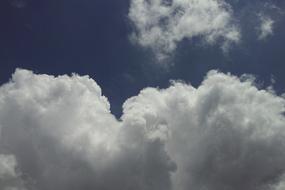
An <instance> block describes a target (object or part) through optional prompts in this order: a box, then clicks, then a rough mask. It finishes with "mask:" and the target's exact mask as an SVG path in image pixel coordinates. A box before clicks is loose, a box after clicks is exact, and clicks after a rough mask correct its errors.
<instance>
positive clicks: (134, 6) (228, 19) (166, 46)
mask: <svg viewBox="0 0 285 190" xmlns="http://www.w3.org/2000/svg"><path fill="white" fill-rule="evenodd" d="M129 19H130V20H131V21H132V22H133V23H134V26H135V29H136V31H135V32H134V33H133V36H132V37H133V40H135V41H137V42H138V43H139V44H140V45H142V46H144V47H150V48H152V49H153V50H154V51H155V52H156V55H157V57H158V58H159V59H163V58H165V57H166V56H167V55H169V53H171V52H172V51H173V50H174V49H175V48H176V45H177V43H178V42H180V41H182V40H183V39H192V38H194V37H201V38H202V39H203V40H205V41H206V42H207V43H210V44H213V43H215V42H217V41H218V40H222V41H223V43H222V47H223V48H224V49H227V47H228V45H229V44H230V43H232V42H238V41H239V38H240V32H239V29H238V27H237V26H236V24H235V23H234V21H233V18H232V10H231V6H230V5H229V4H228V3H226V2H225V1H224V0H172V1H168V0H132V1H131V5H130V10H129Z"/></svg>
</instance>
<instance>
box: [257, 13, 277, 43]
mask: <svg viewBox="0 0 285 190" xmlns="http://www.w3.org/2000/svg"><path fill="white" fill-rule="evenodd" d="M259 19H260V26H259V28H258V32H259V35H258V39H260V40H264V39H266V38H268V37H269V36H271V35H273V27H274V20H272V19H271V18H270V17H268V16H264V15H262V14H260V15H259Z"/></svg>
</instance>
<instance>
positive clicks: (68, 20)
mask: <svg viewBox="0 0 285 190" xmlns="http://www.w3.org/2000/svg"><path fill="white" fill-rule="evenodd" d="M255 2H258V1H255V0H253V1H251V2H250V3H251V5H252V6H245V4H249V2H247V1H245V0H244V1H242V0H240V1H232V5H233V8H234V9H235V10H236V11H235V13H236V14H238V16H239V17H240V20H241V25H242V26H243V27H242V30H243V31H242V32H243V38H242V42H241V43H240V44H239V45H236V46H234V47H233V48H232V49H231V50H230V52H229V53H228V54H226V55H225V54H224V53H223V52H222V51H221V49H220V48H219V47H218V46H201V44H199V43H198V42H195V41H196V40H195V39H194V40H193V41H192V42H191V43H190V42H188V41H186V40H185V41H184V42H182V43H180V44H179V47H178V49H177V51H176V53H175V55H174V56H173V58H172V62H174V63H175V64H174V66H172V67H170V68H168V69H165V68H163V67H161V66H159V65H158V64H156V63H155V62H156V59H155V58H154V56H153V54H152V53H151V52H150V51H148V50H145V49H143V48H141V47H138V46H136V45H134V44H132V43H131V42H130V40H129V35H130V33H131V31H132V24H131V23H130V21H129V20H128V18H127V14H128V8H129V0H80V1H79V0H1V1H0V24H1V29H0V48H1V51H0V64H1V68H0V83H1V84H2V83H4V82H7V81H8V80H9V78H10V77H11V74H12V73H13V72H14V70H15V68H17V67H20V68H24V69H30V70H33V71H34V72H36V73H46V74H53V75H58V74H70V73H73V72H75V73H79V74H80V75H85V74H88V75H90V77H92V78H93V79H95V80H96V82H97V83H98V84H99V85H100V86H101V88H102V89H103V94H104V95H105V96H107V97H108V99H109V101H110V103H111V105H112V106H111V109H112V112H113V113H114V114H116V115H117V116H119V115H120V113H121V105H122V103H123V102H124V101H125V100H126V99H127V98H128V97H130V96H133V95H136V94H138V92H139V90H141V89H142V88H144V87H148V86H158V87H166V86H168V84H169V80H170V79H179V80H184V81H186V82H188V83H191V84H193V85H194V86H197V85H199V83H200V82H201V80H202V79H203V77H204V76H205V74H206V73H207V71H209V70H211V69H218V70H221V71H223V72H231V73H233V74H237V75H241V74H244V73H250V74H254V75H256V76H257V79H258V81H260V82H261V81H262V82H264V85H265V86H266V85H268V84H269V83H270V79H271V77H274V78H275V80H276V83H275V84H274V87H275V89H276V90H277V92H278V93H282V92H284V91H285V75H284V71H285V62H284V60H285V43H284V42H285V36H284V33H285V19H284V18H283V14H281V13H278V14H277V13H276V14H275V13H274V12H273V13H271V14H272V17H273V18H274V19H275V22H276V23H275V25H274V35H273V36H270V37H269V38H268V39H266V40H264V41H260V40H257V39H256V36H255V34H254V33H255V32H256V31H255V30H254V28H253V27H252V23H251V22H250V21H249V19H248V15H247V14H246V13H244V12H247V11H252V10H251V9H259V7H258V6H257V3H255ZM273 2H275V4H276V5H277V6H278V7H279V8H280V9H281V10H284V7H285V3H284V1H281V0H280V1H277V0H276V1H273ZM243 7H249V8H247V9H248V10H247V9H244V8H243ZM250 8H251V9H250Z"/></svg>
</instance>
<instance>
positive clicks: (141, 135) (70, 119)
mask: <svg viewBox="0 0 285 190" xmlns="http://www.w3.org/2000/svg"><path fill="white" fill-rule="evenodd" d="M252 83H253V79H252V77H243V82H242V81H241V79H239V78H238V77H234V76H231V75H226V74H222V73H218V72H216V71H211V72H209V74H208V75H207V76H206V78H205V80H204V82H203V83H202V84H201V85H200V86H199V87H198V88H194V87H192V86H190V85H187V84H183V83H180V82H174V83H173V84H172V85H171V86H170V87H169V88H167V89H156V88H146V89H144V90H142V91H141V92H140V93H139V95H138V96H135V97H132V98H130V99H128V100H127V101H126V102H125V104H124V106H123V112H124V114H123V116H122V118H121V120H120V121H118V120H117V119H115V118H114V116H113V115H112V114H111V113H110V111H109V103H108V100H107V99H106V98H105V97H104V96H102V93H101V89H100V87H99V86H98V85H97V84H96V82H95V81H94V80H92V79H90V78H89V77H87V76H84V77H81V76H77V75H73V76H71V77H69V76H59V77H53V76H48V75H36V74H33V73H32V72H30V71H26V70H17V71H16V73H15V74H14V75H13V79H12V81H11V82H9V83H7V84H5V85H3V86H2V87H0V126H1V137H0V152H7V153H9V154H11V155H13V156H14V158H15V159H16V160H17V161H18V164H17V167H18V168H19V169H20V171H21V172H22V173H23V174H24V175H23V176H25V177H21V178H22V179H23V180H24V181H25V185H26V186H27V187H29V188H30V189H33V188H34V189H42V190H46V189H47V190H48V189H53V190H65V189H68V190H77V189H78V190H79V189H108V190H114V189H130V190H132V189H136V190H140V189H141V190H157V189H166V190H167V189H168V190H170V189H173V190H186V189H190V188H191V189H194V190H198V189H211V190H220V189H227V190H240V189H244V190H260V189H266V188H267V187H269V186H270V187H274V188H275V187H276V188H277V187H279V186H281V183H282V175H284V174H285V152H284V149H285V118H284V115H283V112H284V111H285V109H284V108H285V100H284V98H282V97H278V96H276V95H274V94H272V93H270V92H267V91H265V90H258V89H257V88H256V87H254V85H253V84H252ZM10 163H14V162H10ZM12 165H13V164H12ZM14 165H15V164H14ZM11 168H12V169H11ZM13 168H14V166H13V167H10V169H11V170H10V171H14V170H13ZM5 173H7V172H5ZM8 173H9V172H8ZM10 173H11V172H10ZM12 173H13V172H12ZM277 190H279V189H278V188H277Z"/></svg>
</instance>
